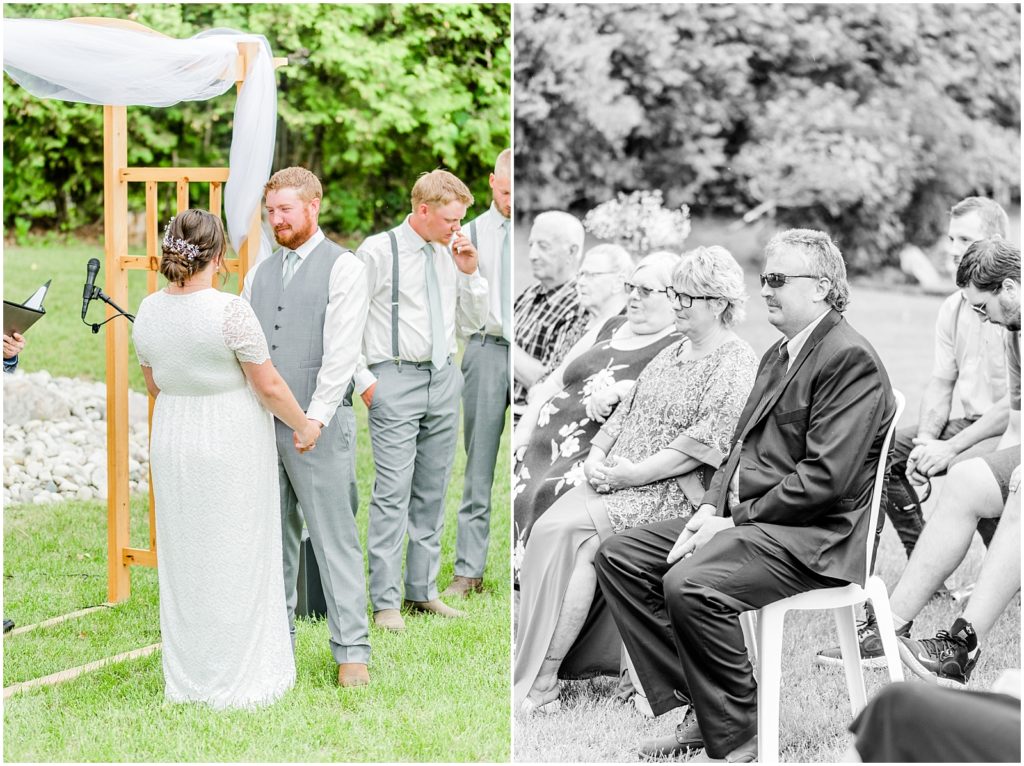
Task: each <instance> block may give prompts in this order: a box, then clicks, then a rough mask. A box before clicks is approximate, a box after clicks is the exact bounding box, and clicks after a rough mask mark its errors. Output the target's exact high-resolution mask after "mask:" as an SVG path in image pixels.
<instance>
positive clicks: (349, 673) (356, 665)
mask: <svg viewBox="0 0 1024 766" xmlns="http://www.w3.org/2000/svg"><path fill="white" fill-rule="evenodd" d="M368 683H370V673H369V672H368V671H367V670H366V663H363V662H342V663H340V664H339V665H338V686H366V685H367V684H368Z"/></svg>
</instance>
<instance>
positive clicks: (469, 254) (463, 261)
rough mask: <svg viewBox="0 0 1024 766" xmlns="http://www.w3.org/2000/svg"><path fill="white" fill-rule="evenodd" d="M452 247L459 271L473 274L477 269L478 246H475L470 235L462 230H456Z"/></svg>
mask: <svg viewBox="0 0 1024 766" xmlns="http://www.w3.org/2000/svg"><path fill="white" fill-rule="evenodd" d="M451 247H452V258H453V259H454V260H455V265H456V266H457V267H458V269H459V271H461V272H462V273H463V274H472V273H473V272H474V271H476V266H477V256H476V248H475V247H473V243H472V241H470V239H469V237H467V236H466V235H465V234H463V233H462V232H461V231H457V232H455V236H454V237H452V242H451Z"/></svg>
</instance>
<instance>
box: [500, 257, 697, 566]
mask: <svg viewBox="0 0 1024 766" xmlns="http://www.w3.org/2000/svg"><path fill="white" fill-rule="evenodd" d="M622 255H624V256H626V259H627V261H629V262H630V266H631V267H630V268H629V270H627V271H625V273H623V271H622V270H621V268H620V267H618V266H617V264H618V263H619V261H620V256H622ZM678 263H679V255H677V254H675V253H667V252H661V253H652V254H651V255H648V256H647V257H645V258H643V259H642V260H641V261H640V263H639V264H638V265H637V266H636V268H632V263H631V261H630V259H629V255H628V253H626V251H625V250H623V249H622V248H621V247H619V246H617V245H598V246H597V247H595V248H593V249H591V250H589V251H588V252H587V254H586V256H585V257H584V259H583V262H582V264H581V266H580V271H579V275H578V279H579V289H580V301H581V302H583V303H586V302H587V301H589V300H591V299H593V298H594V297H595V296H600V295H602V294H603V295H605V296H610V299H609V298H607V297H606V298H605V300H604V301H602V302H604V303H611V304H615V303H616V301H615V298H616V297H617V295H619V294H621V293H618V292H616V291H621V290H622V285H623V282H625V284H627V285H633V284H635V285H638V286H639V290H635V289H632V290H630V291H629V293H628V294H627V295H626V296H625V298H624V299H623V301H622V303H623V304H624V305H625V314H624V315H623V314H621V313H617V312H616V314H615V315H614V316H611V317H610V318H609V319H607V321H605V322H604V323H603V326H600V328H599V329H598V328H596V327H595V328H594V329H593V330H591V331H589V332H588V333H587V335H585V336H584V337H583V338H581V339H580V341H579V342H578V343H577V344H576V346H574V347H573V349H572V350H571V351H570V352H569V354H568V355H567V356H566V360H565V361H564V362H563V364H562V365H561V366H560V367H559V368H557V369H556V370H554V371H553V372H552V373H551V374H550V375H549V376H548V377H547V378H546V379H545V380H544V381H542V382H541V383H539V384H537V386H535V389H536V390H535V392H531V402H530V405H529V407H528V408H527V410H526V412H525V413H524V414H523V417H522V419H521V420H520V421H519V422H518V423H517V424H516V427H515V434H514V436H513V442H512V452H513V454H515V455H516V458H517V463H516V472H515V481H514V486H513V490H512V496H513V501H514V506H513V508H514V514H515V532H516V545H515V552H516V555H514V556H513V562H514V564H513V565H514V568H515V576H516V577H518V575H519V571H518V564H519V561H520V559H521V558H522V552H523V551H524V550H525V547H526V541H527V539H528V538H529V534H530V529H531V528H532V527H533V525H534V523H535V522H536V521H537V519H538V518H540V516H541V514H543V513H544V512H545V511H546V510H547V509H548V508H549V507H550V506H551V504H552V503H554V502H555V500H557V499H558V498H559V497H561V496H562V495H564V494H565V493H566V492H568V491H569V490H570V489H572V488H573V487H575V486H576V485H577V484H580V483H581V482H583V481H584V477H583V461H584V460H586V458H587V454H588V453H589V452H590V440H591V439H592V438H593V437H594V435H595V434H596V433H597V432H598V430H599V429H600V428H601V423H603V422H604V420H605V418H606V417H607V415H608V414H609V413H610V412H611V410H612V408H613V407H614V406H615V405H616V404H617V403H618V401H619V399H621V398H622V397H623V396H625V395H626V394H628V393H629V391H630V389H631V388H632V387H633V384H634V383H635V382H636V378H637V376H638V375H639V374H640V371H641V370H642V369H643V368H644V367H646V366H647V364H648V362H650V361H651V360H652V359H653V358H654V357H655V356H657V355H658V353H659V352H661V351H662V350H664V349H665V348H666V347H668V346H669V345H671V344H672V343H674V342H675V341H677V340H679V338H680V335H679V333H678V332H677V331H676V329H675V324H674V321H673V320H674V319H675V315H674V313H673V311H672V304H671V303H670V301H669V299H668V296H667V295H666V288H667V287H668V286H669V285H670V284H671V283H672V272H673V271H674V270H675V267H676V266H677V265H678ZM614 282H617V284H614V285H613V284H612V283H614ZM613 288H614V290H613ZM585 292H586V293H588V295H584V293H585ZM641 292H646V293H647V295H641V294H640V293H641ZM620 305H622V304H620Z"/></svg>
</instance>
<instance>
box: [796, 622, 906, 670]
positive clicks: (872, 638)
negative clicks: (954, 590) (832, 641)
mask: <svg viewBox="0 0 1024 766" xmlns="http://www.w3.org/2000/svg"><path fill="white" fill-rule="evenodd" d="M864 612H865V616H866V617H867V619H866V620H857V643H859V644H860V666H861V667H862V668H885V667H886V662H885V651H884V650H883V649H882V639H881V637H880V636H879V635H878V622H877V621H876V620H875V613H874V611H872V610H871V609H870V608H867V609H865V610H864ZM913 624H914V623H913V622H908V623H907V624H906V625H903V626H901V627H899V628H897V629H896V636H897V637H898V638H910V626H911V625H913ZM814 661H815V663H817V664H818V665H826V666H836V665H839V666H842V664H843V652H842V650H840V648H839V647H838V646H833V647H831V648H830V649H822V650H821V651H820V652H818V654H817V656H815V658H814Z"/></svg>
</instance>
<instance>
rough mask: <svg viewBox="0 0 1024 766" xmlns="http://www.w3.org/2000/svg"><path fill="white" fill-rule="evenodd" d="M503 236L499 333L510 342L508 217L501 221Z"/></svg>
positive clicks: (510, 280) (510, 245)
mask: <svg viewBox="0 0 1024 766" xmlns="http://www.w3.org/2000/svg"><path fill="white" fill-rule="evenodd" d="M501 228H502V230H503V231H504V232H505V238H504V240H502V243H501V282H499V283H498V284H499V287H501V335H502V337H504V338H505V340H507V341H508V342H509V343H511V342H512V237H511V236H510V231H509V230H510V229H511V225H510V222H509V221H508V219H506V220H504V221H502V222H501Z"/></svg>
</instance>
